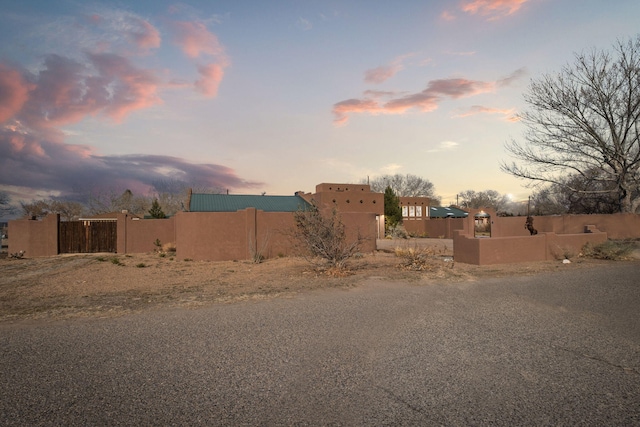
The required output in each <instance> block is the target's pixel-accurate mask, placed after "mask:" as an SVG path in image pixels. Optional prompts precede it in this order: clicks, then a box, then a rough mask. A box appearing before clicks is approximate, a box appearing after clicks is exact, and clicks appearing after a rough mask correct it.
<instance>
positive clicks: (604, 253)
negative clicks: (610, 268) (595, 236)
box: [582, 240, 636, 261]
mask: <svg viewBox="0 0 640 427" xmlns="http://www.w3.org/2000/svg"><path fill="white" fill-rule="evenodd" d="M635 248H636V243H635V242H633V241H629V240H607V241H606V242H603V243H600V244H599V245H595V246H594V245H592V244H590V243H587V244H586V245H584V247H583V248H582V254H583V255H584V256H586V257H588V258H595V259H604V260H610V261H618V260H624V259H628V258H629V255H630V254H631V252H633V250H634V249H635Z"/></svg>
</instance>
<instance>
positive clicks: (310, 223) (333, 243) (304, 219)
mask: <svg viewBox="0 0 640 427" xmlns="http://www.w3.org/2000/svg"><path fill="white" fill-rule="evenodd" d="M294 219H295V222H296V233H295V237H296V238H297V239H298V242H299V243H300V244H301V245H302V249H303V255H304V254H307V255H308V258H307V259H308V260H309V261H311V262H314V261H316V260H322V263H323V264H326V265H327V266H328V270H336V271H339V270H347V261H348V260H349V259H350V258H352V257H353V256H355V255H356V254H357V253H359V248H360V246H361V244H362V243H363V242H364V240H365V238H364V237H362V236H361V235H360V233H358V235H357V237H355V239H354V240H351V241H349V240H348V239H347V233H346V230H345V226H344V224H343V223H342V219H341V218H340V214H339V213H338V210H337V209H336V208H335V207H334V208H333V209H332V210H331V211H330V212H329V213H328V214H325V215H323V214H322V213H321V212H320V210H319V209H318V207H317V206H316V205H311V206H309V207H308V208H307V209H306V210H300V211H297V212H295V214H294ZM328 270H327V271H328ZM334 276H335V274H334Z"/></svg>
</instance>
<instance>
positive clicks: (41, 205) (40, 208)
mask: <svg viewBox="0 0 640 427" xmlns="http://www.w3.org/2000/svg"><path fill="white" fill-rule="evenodd" d="M20 208H21V209H22V216H23V217H24V218H29V219H42V218H44V217H45V216H47V215H48V214H49V213H50V212H51V208H50V206H49V201H48V200H34V201H31V202H30V203H27V202H20Z"/></svg>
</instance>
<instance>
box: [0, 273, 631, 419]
mask: <svg viewBox="0 0 640 427" xmlns="http://www.w3.org/2000/svg"><path fill="white" fill-rule="evenodd" d="M639 273H640V264H638V263H616V264H607V265H602V266H599V267H598V268H579V269H573V270H559V271H556V272H547V273H540V274H537V275H520V276H518V277H485V278H479V279H475V280H472V281H469V280H465V281H453V282H452V281H448V280H431V281H429V282H422V281H410V282H405V281H393V282H391V281H388V280H387V279H385V278H380V277H377V278H375V277H374V278H369V279H367V280H365V281H364V282H363V283H361V284H360V285H359V286H357V287H351V288H333V289H327V288H325V289H320V290H317V291H315V292H303V293H297V294H295V295H290V296H289V297H288V298H276V299H268V300H244V301H238V302H235V303H233V304H213V305H209V306H207V307H201V308H199V309H197V310H193V309H185V308H172V309H166V308H165V309H156V310H146V311H143V312H141V313H138V314H133V315H126V316H120V317H115V318H107V319H96V318H76V319H67V320H58V321H51V320H47V321H44V320H36V321H28V322H18V323H15V324H9V323H4V324H0V367H1V368H0V369H1V370H2V372H1V375H0V425H5V426H38V425H67V426H76V425H77V426H80V425H82V426H84V425H230V426H238V425H300V426H304V425H335V426H338V425H380V426H382V425H398V426H401V425H453V426H468V425H478V426H484V425H487V426H488V425H491V426H513V425H531V426H540V425H585V426H591V425H592V426H603V425H607V426H611V425H613V426H631V425H639V424H640V380H639V379H640V318H639V317H638V315H637V313H638V307H639V306H640V287H639V286H638V277H640V275H639Z"/></svg>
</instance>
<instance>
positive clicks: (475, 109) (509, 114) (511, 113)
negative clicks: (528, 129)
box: [455, 105, 518, 122]
mask: <svg viewBox="0 0 640 427" xmlns="http://www.w3.org/2000/svg"><path fill="white" fill-rule="evenodd" d="M478 114H500V115H502V116H504V119H505V120H506V121H508V122H516V121H518V118H517V117H516V115H515V110H514V109H513V108H509V109H504V108H492V107H485V106H482V105H474V106H472V107H471V108H469V109H468V110H466V111H464V112H462V113H459V114H456V116H455V117H469V116H475V115H478Z"/></svg>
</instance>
